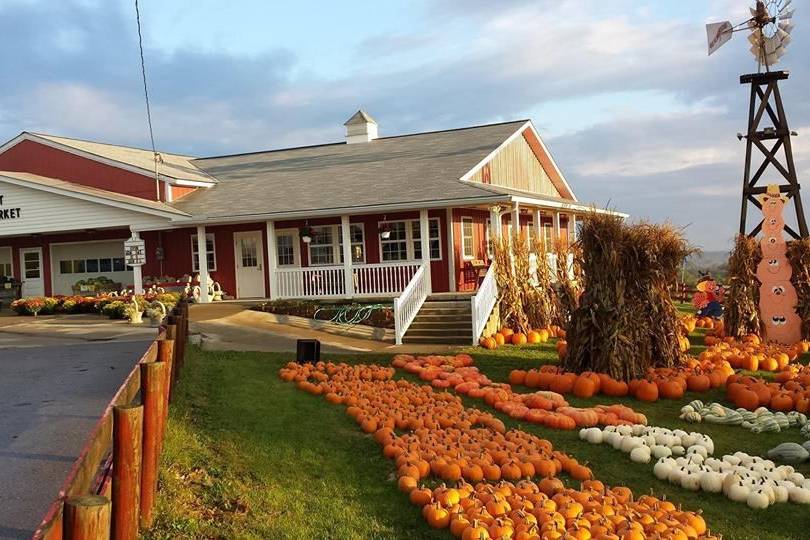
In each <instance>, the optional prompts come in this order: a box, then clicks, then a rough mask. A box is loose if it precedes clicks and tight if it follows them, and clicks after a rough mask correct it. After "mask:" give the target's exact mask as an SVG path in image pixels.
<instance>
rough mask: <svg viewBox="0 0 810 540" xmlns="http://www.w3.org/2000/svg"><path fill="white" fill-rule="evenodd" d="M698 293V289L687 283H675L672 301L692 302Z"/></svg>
mask: <svg viewBox="0 0 810 540" xmlns="http://www.w3.org/2000/svg"><path fill="white" fill-rule="evenodd" d="M696 292H697V289H695V288H694V287H692V286H691V285H687V284H686V283H675V285H674V286H673V288H672V299H673V300H677V301H678V302H687V303H691V302H692V297H693V296H694V295H695V293H696Z"/></svg>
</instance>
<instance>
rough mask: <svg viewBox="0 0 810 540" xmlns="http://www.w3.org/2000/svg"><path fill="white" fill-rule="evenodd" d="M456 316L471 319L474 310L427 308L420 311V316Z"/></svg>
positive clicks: (423, 307)
mask: <svg viewBox="0 0 810 540" xmlns="http://www.w3.org/2000/svg"><path fill="white" fill-rule="evenodd" d="M423 314H424V315H455V316H460V317H471V316H472V310H471V309H470V308H462V307H457V308H455V307H433V306H431V307H425V306H422V309H420V310H419V315H423Z"/></svg>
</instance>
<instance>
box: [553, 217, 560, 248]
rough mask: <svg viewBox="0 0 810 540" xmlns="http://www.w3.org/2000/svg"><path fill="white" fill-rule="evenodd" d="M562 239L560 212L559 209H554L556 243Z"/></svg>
mask: <svg viewBox="0 0 810 540" xmlns="http://www.w3.org/2000/svg"><path fill="white" fill-rule="evenodd" d="M559 241H560V213H559V212H558V211H556V210H555V211H554V245H555V246H556V245H557V242H559Z"/></svg>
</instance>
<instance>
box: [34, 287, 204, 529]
mask: <svg viewBox="0 0 810 540" xmlns="http://www.w3.org/2000/svg"><path fill="white" fill-rule="evenodd" d="M187 336H188V305H187V304H186V303H185V302H181V303H180V304H179V305H178V306H177V308H175V310H174V311H173V312H172V314H171V315H169V316H168V317H167V318H166V319H165V320H164V325H163V326H162V327H161V329H160V330H159V332H158V336H157V339H155V341H153V342H152V343H151V344H150V345H149V348H148V349H147V350H146V352H145V353H144V354H143V356H142V357H141V359H140V360H139V361H138V363H137V364H136V365H135V367H134V368H133V369H132V371H130V373H129V375H128V376H127V378H126V379H125V380H124V382H123V384H122V385H121V386H120V387H119V389H118V391H117V392H116V393H115V395H114V396H113V398H112V400H111V401H110V403H109V405H107V407H106V409H105V410H104V413H103V414H102V416H101V418H100V419H99V421H98V423H97V424H96V426H95V428H94V429H93V431H92V432H91V434H90V436H89V438H88V440H87V442H86V444H85V446H84V449H83V450H82V452H81V453H80V455H79V457H78V459H77V460H76V461H75V462H74V464H73V467H72V468H71V470H70V472H69V473H68V476H67V478H66V480H65V482H64V484H63V485H62V488H61V489H60V490H59V493H58V495H57V497H56V499H55V500H54V501H53V503H52V504H51V505H50V507H49V508H48V511H47V513H46V514H45V517H44V518H43V520H42V522H41V523H40V525H39V527H38V528H37V530H36V531H35V532H34V535H33V539H34V540H61V539H62V538H78V537H82V538H89V539H91V540H95V539H96V538H98V539H102V538H103V539H105V540H106V539H108V538H114V539H116V540H135V539H136V538H137V536H138V529H139V528H141V529H143V528H148V527H150V526H151V524H152V508H153V504H154V496H155V490H156V489H157V473H158V465H159V457H160V452H161V450H162V447H163V436H164V433H165V428H166V421H167V415H168V405H169V402H170V400H171V395H172V392H173V388H174V385H175V383H176V381H177V379H178V377H179V374H180V371H181V370H182V367H183V359H184V357H185V343H186V337H187ZM137 501H140V502H139V504H137V506H136V503H137ZM78 531H82V534H80V535H79V536H77V532H78Z"/></svg>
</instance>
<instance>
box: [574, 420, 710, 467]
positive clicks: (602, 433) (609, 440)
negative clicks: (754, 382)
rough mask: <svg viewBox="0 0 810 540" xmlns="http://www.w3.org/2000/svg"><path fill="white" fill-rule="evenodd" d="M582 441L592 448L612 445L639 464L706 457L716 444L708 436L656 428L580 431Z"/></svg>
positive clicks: (633, 427) (626, 427)
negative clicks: (670, 459) (685, 456)
mask: <svg viewBox="0 0 810 540" xmlns="http://www.w3.org/2000/svg"><path fill="white" fill-rule="evenodd" d="M579 438H580V439H582V440H584V441H587V442H589V443H591V444H609V445H611V446H612V447H613V448H615V449H617V450H621V451H622V452H624V453H626V454H629V455H630V459H631V460H632V461H634V462H636V463H649V462H650V460H651V459H653V458H655V459H660V458H663V457H670V456H683V455H687V456H688V455H690V454H692V453H695V452H698V453H700V454H702V455H703V456H704V457H706V456H707V455H711V454H713V453H714V441H712V439H711V437H709V436H708V435H704V434H702V433H695V432H692V433H687V432H685V431H682V430H679V429H676V430H670V429H667V428H664V427H657V426H643V425H633V426H608V427H606V428H605V429H604V430H601V429H599V428H596V427H593V428H588V429H582V430H580V432H579Z"/></svg>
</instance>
